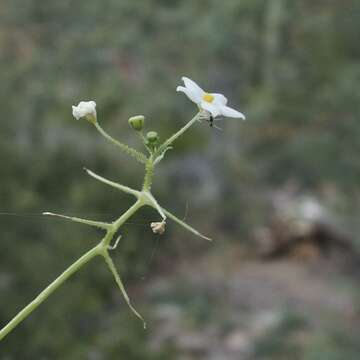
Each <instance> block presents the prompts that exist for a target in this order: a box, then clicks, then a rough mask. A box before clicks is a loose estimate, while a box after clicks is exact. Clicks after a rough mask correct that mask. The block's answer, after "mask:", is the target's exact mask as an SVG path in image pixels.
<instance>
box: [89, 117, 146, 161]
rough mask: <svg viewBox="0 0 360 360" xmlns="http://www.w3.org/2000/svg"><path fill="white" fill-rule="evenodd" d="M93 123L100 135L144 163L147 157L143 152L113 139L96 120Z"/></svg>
mask: <svg viewBox="0 0 360 360" xmlns="http://www.w3.org/2000/svg"><path fill="white" fill-rule="evenodd" d="M94 125H95V127H96V129H97V130H98V131H99V132H100V134H101V135H102V136H104V137H105V138H106V139H107V140H109V141H110V142H112V143H113V144H114V145H116V146H118V147H119V148H120V149H121V150H122V151H124V152H125V153H127V154H128V155H130V156H132V157H134V158H135V159H136V160H137V161H139V162H141V163H142V164H145V163H146V161H147V158H146V156H145V155H144V154H143V153H141V152H139V151H137V150H135V149H133V148H131V147H129V146H127V145H126V144H123V143H122V142H120V141H118V140H115V139H114V138H113V137H112V136H110V135H109V134H108V133H107V132H106V131H105V130H104V129H103V128H102V127H101V126H100V124H99V123H98V122H96V123H95V124H94Z"/></svg>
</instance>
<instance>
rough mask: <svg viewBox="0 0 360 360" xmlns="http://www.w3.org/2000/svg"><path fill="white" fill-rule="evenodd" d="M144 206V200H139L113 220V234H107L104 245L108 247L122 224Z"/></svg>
mask: <svg viewBox="0 0 360 360" xmlns="http://www.w3.org/2000/svg"><path fill="white" fill-rule="evenodd" d="M142 206H144V203H143V201H142V200H137V201H136V202H135V203H134V205H132V206H131V207H130V208H129V209H127V210H126V211H125V212H124V213H123V214H122V215H121V216H120V217H119V218H118V219H117V220H116V221H114V222H113V224H112V226H113V230H112V231H111V234H110V235H111V236H105V238H104V239H103V241H102V244H103V246H105V248H107V247H108V246H109V244H110V242H111V240H112V238H113V236H114V234H115V233H116V231H118V229H119V228H120V226H122V225H123V224H124V223H125V222H126V221H127V220H128V219H129V218H130V217H131V216H133V215H134V214H135V213H136V212H137V211H138V210H139V209H140V208H141V207H142Z"/></svg>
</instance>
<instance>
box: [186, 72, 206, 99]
mask: <svg viewBox="0 0 360 360" xmlns="http://www.w3.org/2000/svg"><path fill="white" fill-rule="evenodd" d="M181 79H182V81H183V82H184V84H185V86H186V88H188V89H189V90H191V91H192V92H193V94H195V95H196V96H198V97H199V98H200V99H201V98H202V96H203V95H204V94H205V91H204V90H203V89H202V88H201V87H200V86H199V85H198V84H197V83H196V82H195V81H193V80H191V79H189V78H187V77H185V76H183V77H182V78H181Z"/></svg>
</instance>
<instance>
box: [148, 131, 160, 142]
mask: <svg viewBox="0 0 360 360" xmlns="http://www.w3.org/2000/svg"><path fill="white" fill-rule="evenodd" d="M146 139H147V140H148V142H149V143H150V144H154V145H155V144H156V143H157V142H158V141H159V135H158V133H157V132H156V131H149V132H148V133H147V134H146Z"/></svg>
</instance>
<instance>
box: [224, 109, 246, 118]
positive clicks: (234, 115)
mask: <svg viewBox="0 0 360 360" xmlns="http://www.w3.org/2000/svg"><path fill="white" fill-rule="evenodd" d="M220 112H221V115H223V116H225V117H231V118H240V119H243V120H245V115H244V114H243V113H241V112H240V111H237V110H235V109H232V108H231V107H228V106H222V107H221V108H220Z"/></svg>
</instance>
